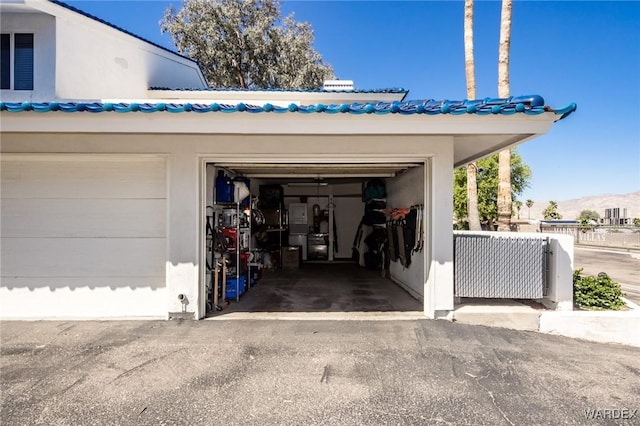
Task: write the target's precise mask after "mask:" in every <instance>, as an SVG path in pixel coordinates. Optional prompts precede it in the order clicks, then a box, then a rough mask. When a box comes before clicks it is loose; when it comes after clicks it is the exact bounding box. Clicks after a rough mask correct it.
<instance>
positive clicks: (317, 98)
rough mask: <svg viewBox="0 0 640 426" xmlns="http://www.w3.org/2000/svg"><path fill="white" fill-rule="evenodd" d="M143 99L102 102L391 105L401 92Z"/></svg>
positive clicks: (184, 93) (185, 94)
mask: <svg viewBox="0 0 640 426" xmlns="http://www.w3.org/2000/svg"><path fill="white" fill-rule="evenodd" d="M147 93H148V94H149V98H147V99H135V100H132V99H127V100H123V99H112V100H103V102H112V103H119V102H123V103H132V102H137V103H145V102H146V103H213V102H226V103H231V104H238V103H241V102H242V103H250V102H251V101H260V103H262V104H264V103H272V104H281V105H285V106H286V105H289V104H291V103H295V104H299V105H310V104H313V103H324V104H327V103H353V102H361V103H368V102H394V101H401V100H402V98H403V97H404V93H386V92H376V93H364V92H297V91H268V90H264V91H240V90H220V91H216V90H210V91H207V90H172V91H164V90H149V91H148V92H147Z"/></svg>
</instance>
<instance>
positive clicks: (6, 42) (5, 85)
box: [0, 34, 11, 90]
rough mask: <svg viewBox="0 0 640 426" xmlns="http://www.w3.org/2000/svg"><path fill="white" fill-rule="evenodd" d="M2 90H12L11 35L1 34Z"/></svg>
mask: <svg viewBox="0 0 640 426" xmlns="http://www.w3.org/2000/svg"><path fill="white" fill-rule="evenodd" d="M0 45H1V47H2V54H1V55H0V89H7V90H8V89H11V35H10V34H0Z"/></svg>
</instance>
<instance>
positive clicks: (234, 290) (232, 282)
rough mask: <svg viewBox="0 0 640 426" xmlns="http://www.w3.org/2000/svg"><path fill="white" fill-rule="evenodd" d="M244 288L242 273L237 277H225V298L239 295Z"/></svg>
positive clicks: (234, 297)
mask: <svg viewBox="0 0 640 426" xmlns="http://www.w3.org/2000/svg"><path fill="white" fill-rule="evenodd" d="M236 284H237V285H236ZM246 290H247V288H246V281H245V277H244V275H243V276H241V277H239V278H235V277H233V278H227V288H226V291H225V294H224V297H225V299H237V298H238V297H239V296H242V294H243V293H244V292H245V291H246Z"/></svg>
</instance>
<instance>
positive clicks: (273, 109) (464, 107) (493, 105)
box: [0, 95, 577, 120]
mask: <svg viewBox="0 0 640 426" xmlns="http://www.w3.org/2000/svg"><path fill="white" fill-rule="evenodd" d="M576 108H577V105H576V104H575V103H572V104H570V105H568V106H567V107H565V108H561V109H552V108H551V107H549V106H545V105H544V99H543V98H542V97H541V96H537V95H532V96H513V97H510V98H487V99H480V100H472V101H470V100H464V101H449V100H444V101H436V100H431V99H430V100H416V101H404V102H398V101H396V102H377V103H351V104H330V105H325V104H315V105H296V104H290V105H289V106H288V107H282V106H276V105H272V104H270V103H267V104H264V105H251V104H246V103H239V104H235V105H229V104H220V103H212V104H199V103H193V104H192V103H186V104H174V103H130V104H126V103H82V102H45V103H39V102H22V103H20V102H0V111H8V112H25V111H35V112H52V111H62V112H93V113H101V112H121V113H124V112H143V113H153V112H162V111H166V112H172V113H180V112H196V113H207V112H226V113H234V112H248V113H293V112H297V113H302V114H310V113H325V114H337V113H343V114H344V113H348V114H356V115H359V114H377V115H384V114H401V115H416V114H424V115H439V114H450V115H461V114H476V115H490V114H493V115H498V114H500V115H512V114H517V113H523V114H527V115H538V114H543V113H545V112H553V113H555V114H556V115H560V118H559V120H561V119H563V118H565V117H567V116H568V115H569V114H571V113H572V112H574V111H575V110H576Z"/></svg>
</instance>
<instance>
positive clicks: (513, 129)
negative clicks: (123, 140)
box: [0, 111, 557, 135]
mask: <svg viewBox="0 0 640 426" xmlns="http://www.w3.org/2000/svg"><path fill="white" fill-rule="evenodd" d="M0 119H1V120H2V131H3V132H27V133H30V132H48V133H56V132H60V133H67V132H69V133H76V132H81V133H140V134H141V133H146V134H162V133H166V134H254V135H260V134H298V135H305V134H316V135H328V134H337V135H358V134H366V135H372V134H389V135H410V134H414V135H463V134H464V135H473V134H522V135H540V134H544V133H546V132H547V131H548V130H549V129H550V128H551V125H552V124H553V123H554V122H555V121H556V120H557V116H556V115H555V114H554V113H551V112H547V113H544V114H539V115H532V116H531V115H524V114H514V115H509V116H503V115H483V116H479V115H444V114H443V115H437V116H424V115H401V114H389V115H382V116H380V115H375V114H362V115H353V114H298V113H288V114H270V113H263V114H251V113H233V114H226V113H222V112H218V113H207V114H204V115H203V114H198V113H186V114H185V113H183V114H172V113H170V112H157V113H153V114H145V113H128V114H121V113H116V112H106V113H100V114H92V113H73V114H70V113H65V112H60V111H58V112H47V113H38V112H33V111H30V112H22V113H12V112H8V111H3V112H0ZM114 129H117V131H114Z"/></svg>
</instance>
